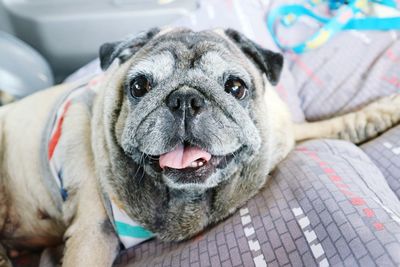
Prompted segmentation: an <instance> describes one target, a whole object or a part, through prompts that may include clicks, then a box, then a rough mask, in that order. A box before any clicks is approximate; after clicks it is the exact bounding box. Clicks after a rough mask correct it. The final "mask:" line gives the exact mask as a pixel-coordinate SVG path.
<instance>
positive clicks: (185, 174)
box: [92, 29, 288, 240]
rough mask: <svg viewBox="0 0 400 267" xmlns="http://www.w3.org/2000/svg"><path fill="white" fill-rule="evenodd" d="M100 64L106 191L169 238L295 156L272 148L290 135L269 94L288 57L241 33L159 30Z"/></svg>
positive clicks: (103, 53)
mask: <svg viewBox="0 0 400 267" xmlns="http://www.w3.org/2000/svg"><path fill="white" fill-rule="evenodd" d="M100 61H101V66H102V68H103V69H105V70H107V71H106V73H105V79H104V82H103V83H102V85H103V86H104V90H101V91H100V95H99V97H98V98H97V101H96V104H95V106H94V113H93V115H94V118H93V124H92V126H93V128H92V131H93V132H92V134H93V136H92V137H93V148H94V155H95V164H96V169H97V171H98V174H99V177H100V182H101V185H102V187H103V189H104V190H105V191H107V192H111V194H113V196H114V197H116V198H118V200H119V202H120V203H121V205H122V206H123V207H124V209H125V210H126V211H127V213H128V214H129V216H131V217H132V218H134V219H135V220H137V221H138V222H139V223H141V224H142V225H143V226H145V227H146V228H148V229H150V230H151V231H153V232H155V233H156V234H157V235H158V236H159V237H161V238H163V239H167V240H180V239H184V238H188V237H190V236H192V235H194V234H196V233H197V232H199V231H200V230H202V229H203V228H204V227H205V226H206V225H208V224H209V223H211V222H216V221H218V220H220V219H222V218H223V217H225V216H227V215H228V214H229V213H232V212H233V211H234V210H235V209H236V208H237V207H239V206H240V205H242V204H243V203H244V201H246V200H248V199H249V198H250V197H251V196H252V195H254V194H255V193H256V192H257V191H258V190H259V189H260V187H261V186H262V185H263V184H264V183H265V181H266V179H267V172H268V171H269V168H270V167H271V164H276V162H277V159H281V158H282V157H283V156H282V155H284V153H287V151H288V150H287V149H282V146H280V147H279V145H278V146H276V145H271V144H272V143H273V144H276V143H279V142H280V141H279V140H286V139H284V137H281V136H280V137H279V138H273V137H271V136H273V135H275V136H276V135H284V133H274V132H276V129H277V128H276V127H275V126H273V125H275V124H274V123H273V122H272V121H273V120H274V119H276V120H281V115H280V114H279V113H280V112H279V111H280V110H281V109H280V108H276V107H277V106H279V107H280V104H279V103H277V102H279V99H278V101H277V99H276V98H277V96H276V95H275V94H274V93H271V92H273V91H272V89H271V88H270V85H271V84H276V83H277V81H278V78H279V75H280V71H281V69H282V64H283V59H282V56H281V55H280V54H277V53H273V52H271V51H269V50H266V49H263V48H261V47H259V46H258V45H256V44H255V43H253V42H252V41H250V40H249V39H247V38H246V37H244V36H243V35H241V34H239V33H238V32H236V31H234V30H225V31H224V30H214V31H203V32H193V31H190V30H187V29H172V30H170V29H167V30H161V31H160V30H158V29H153V30H150V31H148V32H145V33H142V34H139V35H138V36H135V37H132V38H128V39H126V40H124V41H122V42H116V43H109V44H105V45H103V46H102V47H101V49H100ZM274 97H276V98H274ZM273 106H275V108H274V107H273ZM271 107H272V108H271ZM272 117H276V118H272ZM271 122H272V123H271ZM283 124H285V123H283ZM271 125H272V126H271ZM285 125H286V124H285ZM281 128H282V127H281ZM281 128H280V129H281ZM285 130H286V129H285ZM279 131H281V130H278V132H279ZM272 139H274V140H273V142H270V141H271V140H272ZM276 139H278V140H276ZM283 142H284V141H283Z"/></svg>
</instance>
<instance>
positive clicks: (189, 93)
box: [166, 89, 206, 116]
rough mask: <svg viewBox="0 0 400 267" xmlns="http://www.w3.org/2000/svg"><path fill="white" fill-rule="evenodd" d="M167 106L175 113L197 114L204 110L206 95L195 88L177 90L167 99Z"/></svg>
mask: <svg viewBox="0 0 400 267" xmlns="http://www.w3.org/2000/svg"><path fill="white" fill-rule="evenodd" d="M166 104H167V107H168V108H169V109H170V110H171V112H172V113H174V114H182V115H183V112H184V113H185V115H191V116H196V115H197V114H199V113H200V112H201V111H203V110H204V108H205V106H206V101H205V100H204V97H203V96H202V95H201V94H200V93H198V92H197V91H196V90H194V89H190V90H176V91H174V92H172V93H171V94H170V95H169V96H168V97H167V101H166Z"/></svg>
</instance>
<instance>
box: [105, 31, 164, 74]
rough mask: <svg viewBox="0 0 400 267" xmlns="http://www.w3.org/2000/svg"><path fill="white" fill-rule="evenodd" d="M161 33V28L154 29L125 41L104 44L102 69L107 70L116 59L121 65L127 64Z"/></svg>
mask: <svg viewBox="0 0 400 267" xmlns="http://www.w3.org/2000/svg"><path fill="white" fill-rule="evenodd" d="M159 32H160V29H159V28H152V29H150V30H149V31H146V32H141V33H139V34H136V35H134V36H129V37H128V38H126V39H125V40H123V41H119V42H114V43H105V44H103V45H102V46H101V47H100V51H99V54H100V66H101V68H102V69H103V70H106V69H107V68H108V67H109V66H110V65H111V63H112V62H113V61H114V59H116V58H118V59H119V60H120V63H123V62H125V61H126V60H128V59H129V58H130V57H131V56H133V55H134V54H135V53H136V52H137V51H138V50H139V49H140V48H142V47H143V46H144V45H145V44H146V43H147V42H148V41H150V40H151V39H152V38H153V37H154V36H155V35H156V34H157V33H159Z"/></svg>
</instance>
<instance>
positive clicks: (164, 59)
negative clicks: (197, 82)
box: [128, 51, 175, 80]
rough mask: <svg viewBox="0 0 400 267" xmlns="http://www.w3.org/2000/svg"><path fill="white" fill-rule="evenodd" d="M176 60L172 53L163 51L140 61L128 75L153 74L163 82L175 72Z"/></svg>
mask: <svg viewBox="0 0 400 267" xmlns="http://www.w3.org/2000/svg"><path fill="white" fill-rule="evenodd" d="M174 64H175V59H174V57H173V55H172V54H171V52H169V51H163V52H161V53H157V54H154V55H151V56H148V57H146V58H145V59H139V60H138V62H137V63H134V64H133V67H132V68H131V70H130V71H129V73H128V76H130V77H132V76H136V75H137V74H138V73H144V74H151V75H152V76H153V77H154V78H155V79H157V80H162V79H164V78H165V77H167V76H169V75H171V74H172V72H173V66H174Z"/></svg>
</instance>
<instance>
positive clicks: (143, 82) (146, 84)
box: [129, 75, 151, 97]
mask: <svg viewBox="0 0 400 267" xmlns="http://www.w3.org/2000/svg"><path fill="white" fill-rule="evenodd" d="M129 89H130V92H131V94H132V96H134V97H142V96H144V95H145V94H146V93H147V92H148V91H150V90H151V83H150V81H149V80H148V79H147V78H146V76H144V75H140V76H137V77H136V78H134V79H133V80H132V81H131V83H130V88H129Z"/></svg>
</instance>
